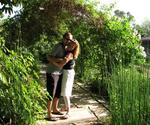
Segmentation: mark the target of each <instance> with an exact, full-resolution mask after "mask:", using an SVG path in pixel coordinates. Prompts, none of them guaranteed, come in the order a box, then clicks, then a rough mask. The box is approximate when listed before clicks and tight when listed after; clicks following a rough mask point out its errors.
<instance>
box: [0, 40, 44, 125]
mask: <svg viewBox="0 0 150 125" xmlns="http://www.w3.org/2000/svg"><path fill="white" fill-rule="evenodd" d="M0 43H2V38H1V41H0ZM6 53H7V54H6ZM36 69H37V64H36V62H35V60H34V58H33V56H32V54H31V53H29V52H22V53H18V54H17V53H16V52H14V51H9V50H8V49H7V48H6V47H5V46H4V44H3V45H2V44H1V49H0V107H1V108H0V123H1V124H5V122H7V121H6V120H8V121H10V120H11V121H12V125H31V124H32V125H33V124H35V121H36V120H37V118H39V117H40V115H39V114H40V113H41V112H42V111H43V108H44V105H45V101H44V98H45V94H44V92H43V90H42V88H41V86H40V83H39V78H38V74H37V73H38V71H37V70H36Z"/></svg>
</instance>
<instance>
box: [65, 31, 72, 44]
mask: <svg viewBox="0 0 150 125" xmlns="http://www.w3.org/2000/svg"><path fill="white" fill-rule="evenodd" d="M72 40H73V35H72V34H71V33H70V32H66V33H65V34H64V35H63V43H64V45H67V44H68V43H69V42H71V41H72Z"/></svg>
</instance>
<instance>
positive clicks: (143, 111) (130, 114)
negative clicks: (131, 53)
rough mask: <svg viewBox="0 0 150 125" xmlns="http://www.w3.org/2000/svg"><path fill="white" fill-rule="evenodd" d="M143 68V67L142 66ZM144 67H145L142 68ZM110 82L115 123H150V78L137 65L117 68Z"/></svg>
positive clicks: (113, 120) (135, 124) (131, 124)
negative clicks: (139, 70)
mask: <svg viewBox="0 0 150 125" xmlns="http://www.w3.org/2000/svg"><path fill="white" fill-rule="evenodd" d="M141 68H142V67H141ZM142 69H143V68H142ZM110 81H111V82H110V83H109V97H110V109H111V114H112V124H113V125H133V124H134V125H137V124H140V125H147V124H150V116H149V113H150V112H149V110H148V109H149V108H150V105H149V101H150V93H149V92H150V88H149V82H150V79H149V77H148V74H147V75H146V74H144V70H142V72H138V71H137V69H136V68H135V67H133V66H132V68H123V67H120V68H118V70H115V71H114V72H113V74H112V76H111V79H110Z"/></svg>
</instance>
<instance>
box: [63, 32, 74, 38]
mask: <svg viewBox="0 0 150 125" xmlns="http://www.w3.org/2000/svg"><path fill="white" fill-rule="evenodd" d="M70 34H71V32H66V33H65V34H64V35H63V38H64V39H65V38H66V37H67V36H69V35H70ZM71 35H72V34H71Z"/></svg>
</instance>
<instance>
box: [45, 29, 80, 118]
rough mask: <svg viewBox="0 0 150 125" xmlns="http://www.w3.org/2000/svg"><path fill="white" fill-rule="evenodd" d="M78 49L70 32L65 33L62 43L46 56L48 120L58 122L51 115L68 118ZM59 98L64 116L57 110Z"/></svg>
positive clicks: (76, 42) (77, 44)
mask: <svg viewBox="0 0 150 125" xmlns="http://www.w3.org/2000/svg"><path fill="white" fill-rule="evenodd" d="M79 48H80V47H79V43H78V41H77V40H75V39H73V35H72V34H71V33H70V32H66V33H65V34H64V35H63V40H62V42H60V43H58V44H57V45H56V46H55V48H54V49H53V51H52V53H51V55H48V61H49V63H48V67H47V73H46V79H47V84H46V85H47V86H46V87H47V92H48V104H47V109H48V120H51V121H56V120H58V118H56V117H54V116H53V114H58V115H63V117H62V118H64V119H65V118H68V116H69V112H70V97H71V95H72V87H73V82H74V76H75V71H74V66H75V60H76V59H77V58H78V55H79ZM60 96H62V97H63V98H64V102H65V109H64V110H65V111H66V114H63V113H61V112H60V111H59V110H58V102H59V98H60Z"/></svg>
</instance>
